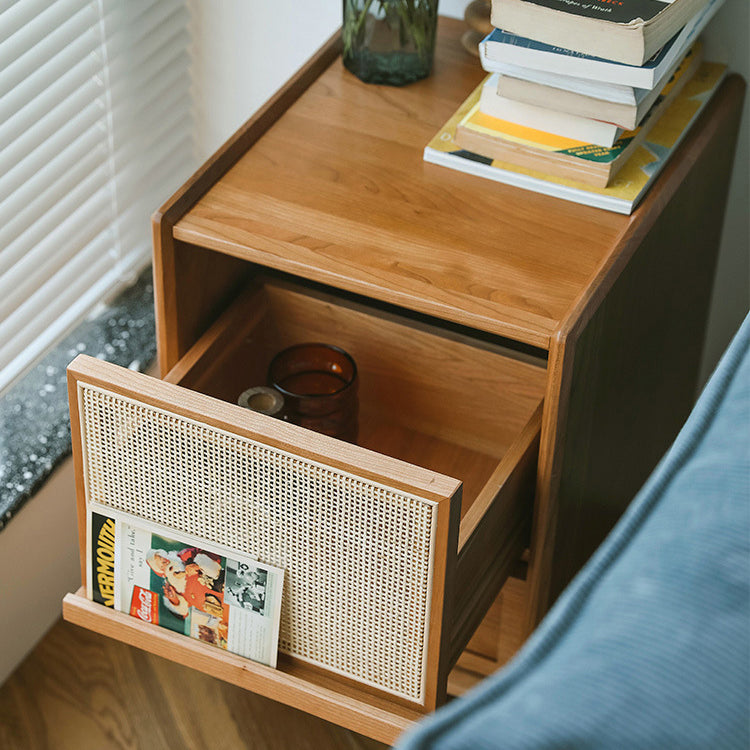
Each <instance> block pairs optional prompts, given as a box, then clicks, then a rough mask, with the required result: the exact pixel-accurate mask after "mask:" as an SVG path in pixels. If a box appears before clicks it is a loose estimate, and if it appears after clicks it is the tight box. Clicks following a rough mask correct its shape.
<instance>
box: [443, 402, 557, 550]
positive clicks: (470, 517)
mask: <svg viewBox="0 0 750 750" xmlns="http://www.w3.org/2000/svg"><path fill="white" fill-rule="evenodd" d="M543 410H544V401H543V400H540V401H539V404H538V405H537V407H536V408H535V409H534V412H533V414H532V415H531V417H530V418H529V421H528V422H527V423H526V425H525V426H524V427H523V429H522V430H521V433H520V435H519V436H518V437H517V438H516V439H515V440H514V441H513V444H512V445H511V446H510V448H509V449H508V451H507V452H506V453H505V455H504V456H503V457H502V459H501V460H500V463H499V464H498V466H497V468H496V469H495V471H494V472H493V473H492V476H491V477H490V479H489V480H488V481H487V483H486V484H485V485H484V487H483V488H482V490H481V492H480V493H479V495H478V496H477V498H476V499H475V500H474V502H473V503H472V504H471V507H470V508H469V510H468V511H466V515H465V516H464V517H463V519H462V521H461V530H460V533H459V537H458V555H459V557H460V556H461V554H462V552H463V551H464V549H466V546H467V544H468V543H469V541H470V539H471V537H472V536H473V535H474V534H475V533H476V531H477V529H478V528H479V525H480V524H481V522H482V519H483V518H484V516H485V514H486V513H487V511H488V510H489V508H490V507H491V506H492V504H493V503H494V502H495V500H496V498H497V496H498V492H499V490H500V488H502V487H503V485H505V483H506V482H507V481H508V479H509V478H510V477H511V475H512V474H513V472H514V471H515V469H516V467H517V465H518V463H519V461H520V460H521V459H522V458H523V457H524V456H525V455H526V454H527V453H528V451H529V449H530V448H531V447H532V446H533V445H534V442H535V441H537V440H538V439H539V436H540V433H541V427H542V413H543Z"/></svg>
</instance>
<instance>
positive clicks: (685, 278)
mask: <svg viewBox="0 0 750 750" xmlns="http://www.w3.org/2000/svg"><path fill="white" fill-rule="evenodd" d="M742 90H743V86H742V84H741V82H739V81H738V80H737V79H736V78H734V77H733V79H732V80H730V81H728V82H727V84H725V86H724V88H723V89H722V91H721V92H720V93H719V95H718V98H717V101H716V106H715V108H714V110H713V112H712V114H711V118H710V120H709V121H708V122H707V121H706V118H704V119H703V120H702V125H703V128H702V131H703V132H700V131H699V133H698V134H697V135H696V136H694V137H693V139H692V144H691V146H690V148H688V147H686V148H685V149H684V150H683V151H680V152H679V154H677V155H676V158H677V159H680V158H682V159H683V160H684V161H683V163H682V164H681V165H680V168H681V169H680V171H683V170H684V174H680V175H679V178H680V183H679V187H678V188H677V189H676V191H675V192H674V194H673V195H672V196H671V198H668V199H667V202H666V205H665V206H664V207H663V209H662V210H661V212H660V213H659V215H658V217H657V218H656V220H655V221H654V223H653V225H652V226H651V227H650V228H649V229H648V231H647V232H646V233H643V237H642V238H641V239H640V240H639V241H638V242H637V247H635V248H632V247H631V248H626V249H624V250H623V253H624V254H628V253H630V254H631V255H630V257H629V259H628V261H627V263H626V264H625V263H622V264H620V267H621V268H622V270H621V271H619V272H616V273H612V274H610V275H609V276H608V277H606V278H605V279H604V280H603V281H602V285H601V286H602V291H601V293H600V294H598V295H596V296H594V297H592V299H590V300H589V301H588V302H587V304H586V305H585V307H584V308H583V309H582V310H579V312H578V317H577V319H576V320H575V321H574V322H573V323H572V325H571V328H570V330H569V331H568V332H567V333H564V334H563V335H561V336H560V337H558V339H557V340H556V341H555V346H553V348H552V351H551V355H550V362H551V369H552V371H553V373H552V380H553V381H554V383H553V387H554V388H555V389H557V390H558V392H559V402H558V404H557V405H556V410H555V412H554V418H553V417H552V416H550V417H549V424H548V425H547V426H546V427H543V435H542V443H543V445H542V452H541V454H540V471H541V472H542V474H541V477H542V478H541V483H540V485H541V486H542V487H544V495H543V497H542V498H541V502H540V505H539V507H538V508H537V515H536V519H535V527H534V531H533V542H532V545H533V546H532V560H531V566H530V575H529V578H530V583H531V586H532V601H531V613H530V622H529V627H530V628H531V627H534V626H535V625H536V623H538V621H539V620H540V619H541V617H542V616H543V615H544V613H545V612H546V610H547V609H548V607H549V606H550V605H551V603H552V602H553V601H554V600H555V598H556V597H557V596H558V595H559V594H560V592H561V591H562V590H563V588H564V587H565V586H566V585H567V583H568V582H569V581H570V580H571V578H572V577H573V576H574V575H575V573H576V572H577V571H578V570H579V569H580V568H581V567H582V565H583V564H584V563H585V562H586V561H587V560H588V558H589V557H590V556H591V554H592V553H593V552H594V551H595V550H596V548H597V546H598V545H599V544H600V543H601V542H602V540H603V539H604V537H605V536H606V535H607V533H608V532H609V531H610V530H611V528H612V527H613V526H614V524H615V523H616V522H617V520H618V519H619V517H620V515H621V514H622V512H623V511H624V510H625V509H626V508H627V506H628V504H629V503H630V502H631V500H632V499H633V497H634V496H635V495H636V493H637V492H638V490H639V489H640V488H641V486H642V485H643V483H644V482H645V480H646V479H647V478H648V476H649V474H650V473H651V471H652V470H653V469H654V467H655V466H656V464H657V462H658V461H659V459H660V458H661V457H662V456H663V454H664V453H665V452H666V450H667V449H668V448H669V446H670V444H671V443H672V441H673V440H674V438H675V437H676V435H677V433H678V431H679V429H680V428H681V426H682V424H683V423H684V421H685V419H686V418H687V416H688V414H689V413H690V409H691V408H692V405H693V403H694V401H695V398H696V397H697V389H698V377H699V372H700V362H701V352H702V348H703V342H704V336H705V330H706V322H707V317H708V307H709V302H710V297H711V289H712V285H713V278H714V272H715V268H716V258H717V254H718V247H719V239H720V234H721V226H722V219H723V213H724V206H725V201H726V194H727V189H728V184H729V175H730V172H731V163H732V155H733V148H734V143H735V139H736V132H737V123H738V115H739V106H740V104H741V101H742ZM693 144H695V145H693ZM675 168H676V165H673V171H674V169H675ZM675 179H677V178H675ZM670 182H671V179H670ZM654 189H655V190H657V191H658V190H659V185H657V186H655V188H654ZM664 193H667V191H666V190H665V191H663V192H662V193H661V194H658V195H655V196H654V200H655V201H656V202H659V201H660V200H662V195H663V194H664ZM665 197H666V196H665ZM634 244H635V243H634ZM548 395H549V394H548ZM545 429H546V434H545Z"/></svg>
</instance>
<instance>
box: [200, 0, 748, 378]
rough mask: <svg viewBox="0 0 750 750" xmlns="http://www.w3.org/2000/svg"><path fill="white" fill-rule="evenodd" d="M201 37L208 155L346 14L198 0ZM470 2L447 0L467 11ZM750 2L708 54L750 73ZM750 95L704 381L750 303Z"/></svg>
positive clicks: (450, 11) (722, 17)
mask: <svg viewBox="0 0 750 750" xmlns="http://www.w3.org/2000/svg"><path fill="white" fill-rule="evenodd" d="M189 4H190V6H191V10H192V12H193V16H194V33H195V39H196V45H195V52H196V66H195V86H196V94H197V95H198V96H197V101H198V102H199V105H198V107H197V111H196V118H197V121H198V126H199V150H200V154H201V158H202V159H204V158H206V157H207V156H208V155H209V154H210V153H212V152H213V151H214V150H215V149H216V148H217V147H218V146H219V145H220V144H221V143H222V142H223V141H224V140H226V138H227V137H228V136H229V135H231V133H233V132H234V131H235V130H236V129H237V128H238V127H239V126H240V125H241V124H242V123H243V122H244V121H245V120H246V119H247V118H248V117H249V116H250V115H251V114H252V113H253V112H254V111H255V110H256V109H257V108H258V107H259V106H260V105H261V104H262V103H263V102H264V101H265V100H266V99H267V98H268V97H269V96H270V95H271V94H272V93H273V92H274V91H275V90H276V88H277V87H278V86H280V85H281V84H282V83H283V82H284V81H285V80H286V79H287V78H288V77H289V76H290V75H291V74H292V73H293V72H294V71H295V70H296V69H297V68H298V67H299V66H300V65H301V64H302V63H303V62H304V61H305V60H306V59H307V58H308V57H309V56H310V55H311V54H312V53H313V52H314V51H315V50H316V49H317V48H318V47H319V46H320V45H321V44H322V43H323V41H325V39H327V38H328V36H329V35H330V34H331V33H333V32H334V31H335V30H336V28H337V27H338V26H339V24H340V22H341V3H340V2H333V1H332V0H307V2H304V3H300V2H295V1H294V0H275V2H273V3H270V2H268V1H267V0H212V1H211V2H208V1H207V0H189ZM466 4H467V2H466V0H440V4H439V9H440V12H441V13H443V14H444V15H449V16H453V17H456V18H462V17H463V12H464V8H465V7H466ZM749 8H750V3H748V0H726V3H725V5H724V7H723V8H722V9H721V10H720V11H719V13H718V14H717V16H716V17H715V18H714V20H713V21H712V22H711V25H710V27H709V28H708V30H707V31H706V34H705V40H706V57H707V58H708V59H712V60H717V61H721V62H727V63H729V66H730V69H731V70H733V71H736V72H739V73H740V74H741V75H742V76H743V77H744V78H745V80H746V81H747V80H750V53H749V52H748V49H749V47H748V30H749V29H750V19H749V18H748V13H749V12H750V11H749ZM748 120H750V98H749V97H746V99H745V113H744V120H743V125H742V130H741V132H740V141H739V147H738V150H737V154H736V158H735V168H734V175H733V178H732V183H731V188H730V191H731V192H730V199H729V205H728V208H727V216H726V221H725V229H724V235H723V240H722V245H721V250H720V255H719V267H718V271H717V279H716V285H715V290H714V296H713V302H712V307H711V313H710V318H709V329H708V334H707V343H706V354H705V357H704V366H703V379H705V378H706V377H708V375H709V374H710V371H711V369H712V368H713V366H714V364H715V362H716V361H717V359H718V357H719V356H720V354H721V352H722V351H723V350H724V348H725V347H726V345H727V344H728V342H729V340H730V338H731V337H732V335H733V333H734V332H735V331H736V330H737V328H738V327H739V324H740V322H741V320H742V318H743V317H744V315H745V314H746V312H747V311H748V309H749V308H750V249H749V247H750V239H749V234H750V219H749V218H748V213H749V208H750V194H749V192H748V191H749V186H748V171H749V169H750V166H749V165H750V153H748V145H749V141H750V136H749V135H748V132H749V131H748V127H749V125H748Z"/></svg>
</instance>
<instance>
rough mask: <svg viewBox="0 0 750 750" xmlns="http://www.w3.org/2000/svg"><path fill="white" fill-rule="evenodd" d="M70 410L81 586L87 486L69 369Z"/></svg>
mask: <svg viewBox="0 0 750 750" xmlns="http://www.w3.org/2000/svg"><path fill="white" fill-rule="evenodd" d="M67 381H68V409H69V411H70V437H71V443H72V456H73V476H74V479H75V493H76V518H77V522H78V557H79V561H80V566H81V585H82V586H83V587H84V589H85V588H86V586H87V585H88V571H87V566H86V534H87V530H86V485H85V479H84V475H83V445H82V437H81V417H80V410H79V404H78V378H77V375H76V372H75V370H71V369H68V371H67Z"/></svg>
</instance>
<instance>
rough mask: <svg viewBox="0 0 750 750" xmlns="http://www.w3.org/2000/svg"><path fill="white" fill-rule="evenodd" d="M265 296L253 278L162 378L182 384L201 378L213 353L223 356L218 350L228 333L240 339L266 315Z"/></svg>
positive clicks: (175, 383)
mask: <svg viewBox="0 0 750 750" xmlns="http://www.w3.org/2000/svg"><path fill="white" fill-rule="evenodd" d="M264 299H265V298H264V295H263V290H262V286H261V284H260V283H259V282H258V280H257V279H256V280H253V281H252V282H251V283H250V284H249V285H248V286H247V287H245V289H244V290H243V291H242V292H241V293H240V295H239V296H238V298H237V299H236V300H235V301H234V302H232V304H231V305H230V306H229V308H228V309H227V310H226V311H225V312H224V313H223V314H222V315H220V316H219V318H218V319H217V320H216V321H215V322H214V323H213V325H211V327H210V328H209V329H208V330H207V331H206V332H205V333H204V334H203V335H202V336H201V337H200V338H199V339H198V340H197V341H196V342H195V344H193V346H191V347H190V349H188V351H187V352H185V354H184V355H183V356H182V357H180V359H179V360H178V361H177V363H176V364H175V365H174V367H172V368H171V369H170V370H169V372H167V373H166V374H164V375H163V376H162V378H161V379H162V380H163V381H164V382H166V383H172V384H173V385H180V384H181V383H182V382H183V381H184V380H185V379H186V378H188V377H190V378H191V380H192V381H193V382H196V381H197V380H199V379H200V377H201V375H202V374H203V373H204V372H205V370H206V369H207V367H208V366H210V365H211V364H212V363H213V362H215V361H216V359H211V357H212V355H213V354H214V353H217V354H219V355H220V352H217V349H220V348H221V347H222V346H223V344H224V342H225V340H226V338H227V337H228V336H231V337H232V338H238V337H240V336H241V335H245V333H246V332H247V331H248V330H250V329H252V328H253V327H254V326H255V325H257V323H258V320H259V319H260V318H262V317H263V315H265V314H266V312H267V305H265V304H264V302H263V301H264ZM248 310H249V311H250V313H249V314H248ZM207 360H209V361H207Z"/></svg>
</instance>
